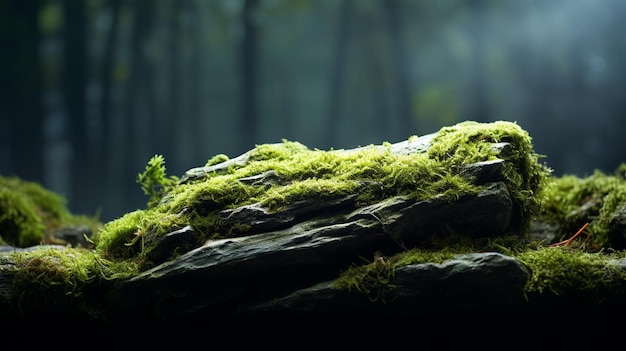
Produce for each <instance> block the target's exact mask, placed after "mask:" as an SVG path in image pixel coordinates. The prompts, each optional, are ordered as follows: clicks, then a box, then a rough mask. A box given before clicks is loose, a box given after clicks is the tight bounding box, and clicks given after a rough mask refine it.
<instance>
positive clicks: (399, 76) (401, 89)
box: [381, 0, 418, 137]
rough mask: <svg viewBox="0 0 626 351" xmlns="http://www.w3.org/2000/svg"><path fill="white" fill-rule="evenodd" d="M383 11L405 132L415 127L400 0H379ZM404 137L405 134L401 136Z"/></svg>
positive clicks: (395, 89)
mask: <svg viewBox="0 0 626 351" xmlns="http://www.w3.org/2000/svg"><path fill="white" fill-rule="evenodd" d="M381 4H382V7H383V13H384V16H385V18H386V19H387V22H386V23H387V28H388V33H389V39H390V41H391V64H392V66H393V73H394V75H393V82H394V85H395V87H394V91H395V94H396V96H397V103H398V109H397V111H398V116H399V117H400V118H399V122H400V123H399V124H400V130H402V131H404V132H405V133H406V132H407V131H408V133H417V132H414V131H415V130H416V129H417V127H418V126H417V125H416V123H415V118H413V115H412V113H411V88H413V89H414V87H413V86H412V84H411V83H412V82H411V74H410V73H411V72H410V70H409V54H408V52H407V51H408V50H407V47H406V44H405V43H404V18H403V17H402V8H401V7H400V6H402V2H400V0H388V1H387V0H381ZM402 137H406V135H404V136H402Z"/></svg>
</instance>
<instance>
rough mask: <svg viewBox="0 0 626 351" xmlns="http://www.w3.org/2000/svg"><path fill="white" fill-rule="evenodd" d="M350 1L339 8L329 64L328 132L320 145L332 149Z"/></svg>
mask: <svg viewBox="0 0 626 351" xmlns="http://www.w3.org/2000/svg"><path fill="white" fill-rule="evenodd" d="M352 5H353V4H352V0H344V1H342V2H341V4H340V6H339V16H338V18H337V23H338V24H339V26H338V27H337V36H336V37H335V38H336V39H335V43H334V47H333V53H332V55H333V57H332V62H331V68H330V72H331V76H330V89H329V92H330V100H329V111H328V122H327V123H328V126H327V130H328V132H327V133H326V135H325V136H324V137H323V139H322V140H323V142H322V144H323V145H324V146H325V147H327V148H330V147H333V146H334V145H333V144H334V143H335V142H337V140H338V133H339V131H338V124H339V119H340V118H341V104H342V101H343V96H344V95H343V89H344V77H345V76H344V74H343V71H344V69H345V67H346V63H347V57H348V42H349V40H350V27H351V18H352V9H353V6H352Z"/></svg>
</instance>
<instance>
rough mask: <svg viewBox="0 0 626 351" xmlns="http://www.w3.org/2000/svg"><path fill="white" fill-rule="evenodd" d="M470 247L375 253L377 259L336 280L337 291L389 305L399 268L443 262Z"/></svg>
mask: <svg viewBox="0 0 626 351" xmlns="http://www.w3.org/2000/svg"><path fill="white" fill-rule="evenodd" d="M468 252H471V250H470V249H469V248H463V247H460V246H459V247H449V248H444V249H442V250H437V251H430V250H423V249H419V248H415V249H411V250H408V251H404V252H401V253H399V254H396V255H394V256H391V257H384V256H383V255H381V254H380V252H377V253H375V255H374V260H373V261H372V262H370V263H365V264H363V265H353V266H351V267H350V268H348V269H347V270H346V271H344V272H342V273H341V274H340V275H339V277H338V278H337V279H336V280H335V288H336V289H340V290H347V291H355V292H359V293H362V294H365V295H366V296H367V297H368V298H369V299H370V300H371V301H372V302H375V301H380V302H383V303H384V302H386V297H387V294H388V293H389V292H390V291H391V290H393V289H394V288H395V287H396V286H395V285H394V283H393V277H394V272H395V269H396V268H397V267H401V266H406V265H410V264H420V263H442V262H443V261H446V260H448V259H451V258H453V257H454V256H455V255H457V254H460V253H468Z"/></svg>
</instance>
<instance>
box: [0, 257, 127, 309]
mask: <svg viewBox="0 0 626 351" xmlns="http://www.w3.org/2000/svg"><path fill="white" fill-rule="evenodd" d="M7 255H8V258H10V259H9V260H7V262H11V264H12V267H11V268H6V267H7V266H6V265H5V266H4V270H5V272H4V274H6V275H5V277H6V276H8V277H11V278H12V286H11V289H10V290H9V291H8V292H6V293H5V294H3V295H2V297H3V298H4V299H6V300H7V302H8V303H9V304H10V305H12V306H14V307H15V308H17V309H18V310H20V314H21V315H22V316H23V317H28V316H29V315H31V314H33V313H36V311H37V310H40V309H43V310H47V309H49V308H58V309H59V310H60V312H61V313H79V314H89V315H91V314H100V313H101V312H102V311H95V310H93V309H94V308H95V307H96V305H94V304H91V303H88V301H89V299H90V298H91V296H89V294H87V293H88V292H89V291H90V290H91V289H95V288H102V285H103V284H105V283H106V282H107V281H111V280H116V279H124V278H128V277H130V276H132V275H134V274H137V268H136V265H135V264H134V263H132V262H130V261H117V262H113V261H109V260H105V259H103V258H102V257H100V256H99V255H98V254H96V253H95V252H94V251H92V250H87V249H75V248H70V247H66V248H62V249H58V248H40V249H38V250H32V251H16V252H11V253H8V254H7ZM3 261H4V258H3V257H1V256H0V265H1V264H5V262H3ZM99 303H102V301H100V302H99ZM101 307H102V308H105V306H101Z"/></svg>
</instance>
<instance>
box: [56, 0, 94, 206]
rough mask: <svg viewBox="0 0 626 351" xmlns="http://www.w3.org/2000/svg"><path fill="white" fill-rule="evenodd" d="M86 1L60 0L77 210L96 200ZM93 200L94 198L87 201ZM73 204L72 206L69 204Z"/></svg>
mask: <svg viewBox="0 0 626 351" xmlns="http://www.w3.org/2000/svg"><path fill="white" fill-rule="evenodd" d="M85 6H86V5H85V2H84V1H79V0H65V1H63V8H64V13H65V24H64V25H65V27H64V28H65V32H64V40H65V56H64V59H65V67H64V71H63V91H64V94H65V106H66V109H67V113H68V116H69V121H70V123H69V138H70V140H71V145H72V161H71V167H70V169H71V173H70V177H72V180H71V184H72V186H71V193H70V198H71V201H70V208H72V209H73V210H74V211H77V212H79V213H86V211H87V210H94V211H95V208H93V209H92V208H91V204H92V203H93V202H94V201H95V199H94V197H93V195H92V193H91V190H90V189H91V187H90V186H89V185H90V184H89V182H91V179H92V177H91V175H92V170H91V169H90V166H89V165H90V162H89V157H90V155H89V151H90V143H89V141H88V140H87V135H88V133H87V123H86V118H85V111H86V93H85V92H86V84H87V21H86V19H85V11H86V7H85ZM90 199H93V200H90ZM72 205H73V206H72Z"/></svg>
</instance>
